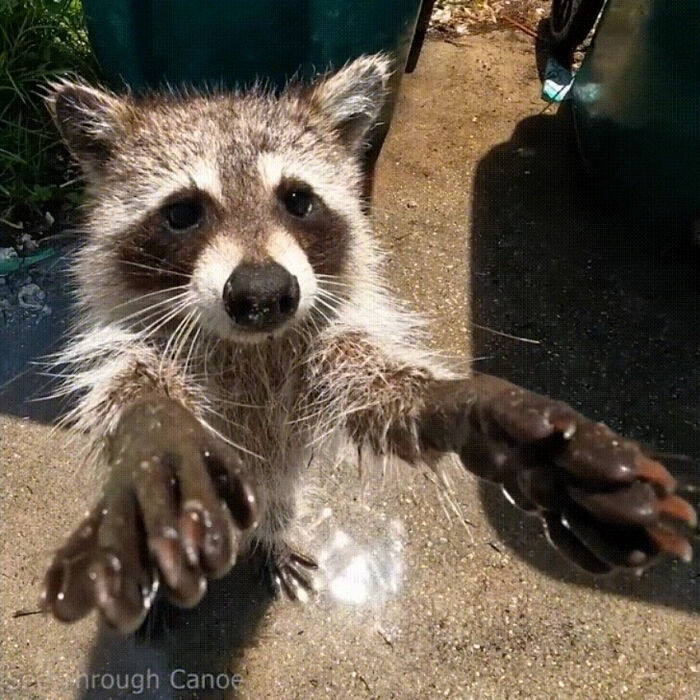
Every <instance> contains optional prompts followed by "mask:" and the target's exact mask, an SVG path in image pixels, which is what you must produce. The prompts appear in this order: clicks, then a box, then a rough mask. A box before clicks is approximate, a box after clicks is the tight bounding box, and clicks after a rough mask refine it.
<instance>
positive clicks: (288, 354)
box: [192, 338, 311, 482]
mask: <svg viewBox="0 0 700 700" xmlns="http://www.w3.org/2000/svg"><path fill="white" fill-rule="evenodd" d="M307 354H308V345H307V344H306V343H305V342H304V341H302V340H300V339H294V338H283V339H270V340H269V341H268V342H266V343H261V344H256V345H250V346H226V345H223V344H220V346H218V347H217V348H215V349H214V350H213V351H210V352H208V353H203V354H202V355H201V356H200V357H199V359H198V361H197V363H196V364H195V365H194V366H193V371H192V377H193V379H194V381H196V382H197V383H198V384H199V388H200V392H199V393H200V395H202V396H204V397H206V398H205V399H204V402H203V403H202V405H200V406H199V409H200V411H201V412H202V417H203V419H204V420H205V421H206V422H207V423H208V424H209V425H210V426H211V427H212V428H214V429H215V430H216V431H217V432H218V433H220V434H221V436H222V437H223V438H224V439H225V440H227V441H229V442H230V443H233V444H234V445H236V446H237V447H239V448H241V449H240V452H241V454H240V456H241V458H242V459H243V461H244V463H245V464H246V466H247V467H248V468H249V469H250V470H251V473H253V474H256V475H258V476H259V477H263V478H264V479H265V480H266V481H268V480H272V481H273V482H274V481H276V480H284V479H285V476H287V477H291V476H293V474H292V472H296V471H297V470H298V465H300V464H302V463H305V459H304V458H305V456H306V455H307V454H308V453H310V446H309V443H310V441H311V430H310V426H309V422H308V420H307V415H306V414H307V413H308V409H307V408H306V406H308V402H309V394H310V391H311V388H310V386H309V382H308V379H307V377H306V373H305V371H304V368H305V361H306V358H307Z"/></svg>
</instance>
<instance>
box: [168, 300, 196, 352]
mask: <svg viewBox="0 0 700 700" xmlns="http://www.w3.org/2000/svg"><path fill="white" fill-rule="evenodd" d="M196 314H197V310H196V309H192V311H190V313H189V314H187V316H186V317H185V318H186V321H185V323H184V324H183V325H182V328H181V330H180V332H179V333H178V334H177V341H176V342H175V343H174V344H173V354H172V361H173V364H177V362H178V359H179V357H180V354H181V353H182V350H183V348H184V346H185V343H186V342H187V338H188V337H189V335H190V332H191V331H192V329H193V320H194V318H195V316H196Z"/></svg>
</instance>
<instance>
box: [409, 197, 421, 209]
mask: <svg viewBox="0 0 700 700" xmlns="http://www.w3.org/2000/svg"><path fill="white" fill-rule="evenodd" d="M406 206H407V207H408V208H409V209H415V208H416V207H417V206H418V202H415V201H413V200H412V199H409V200H408V202H406Z"/></svg>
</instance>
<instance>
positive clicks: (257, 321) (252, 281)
mask: <svg viewBox="0 0 700 700" xmlns="http://www.w3.org/2000/svg"><path fill="white" fill-rule="evenodd" d="M224 306H225V307H226V311H227V313H228V315H229V316H230V317H231V319H232V320H233V322H234V323H235V324H236V325H237V326H240V327H241V329H245V330H249V331H257V332H261V331H262V332H264V331H271V330H274V329H275V328H278V327H279V326H281V325H282V324H283V323H284V322H285V321H286V320H287V319H288V318H291V317H292V316H293V315H294V312H295V311H296V310H297V307H298V306H299V283H298V282H297V278H296V277H294V276H293V275H290V274H289V272H287V270H285V269H284V267H282V265H279V264H278V263H276V262H270V263H262V264H255V263H242V264H241V265H239V266H238V267H237V268H236V269H235V270H234V271H233V273H232V274H231V276H230V277H229V278H228V280H227V281H226V284H225V285H224Z"/></svg>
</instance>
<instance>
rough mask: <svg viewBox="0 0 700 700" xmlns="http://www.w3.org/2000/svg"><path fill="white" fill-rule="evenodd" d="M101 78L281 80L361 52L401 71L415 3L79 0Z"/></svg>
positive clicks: (132, 81)
mask: <svg viewBox="0 0 700 700" xmlns="http://www.w3.org/2000/svg"><path fill="white" fill-rule="evenodd" d="M83 6H84V12H85V20H86V24H87V28H88V34H89V37H90V42H91V44H92V47H93V50H94V52H95V55H96V56H97V60H98V61H99V63H100V66H101V68H102V70H103V72H104V75H105V78H106V79H107V80H108V82H110V83H111V84H113V85H119V84H120V83H122V82H126V83H127V84H128V85H130V86H131V87H132V88H135V89H139V88H142V87H146V86H150V87H157V86H159V85H161V84H162V83H163V82H164V81H168V82H170V83H172V84H179V83H183V82H186V83H192V84H195V85H202V84H205V83H215V84H217V83H223V84H224V85H226V86H228V87H232V86H234V85H244V84H249V83H251V82H252V81H253V80H255V79H256V78H258V77H260V78H265V79H267V80H269V81H270V82H271V84H272V85H274V86H278V87H280V86H282V85H284V83H285V82H286V80H287V79H288V78H290V77H291V76H292V75H293V74H295V73H296V72H297V71H299V73H300V75H301V76H302V77H309V76H310V75H312V74H313V73H314V72H316V71H323V70H325V69H327V68H328V67H329V66H335V67H339V66H341V65H343V64H344V63H345V62H346V61H347V60H349V59H351V58H355V57H357V56H359V55H360V54H363V53H375V52H377V51H381V50H384V51H391V52H393V53H394V54H395V55H396V56H397V59H398V64H399V65H401V67H403V64H405V60H406V58H407V56H408V52H409V49H410V46H411V40H412V38H413V33H414V30H415V25H416V20H417V17H418V12H419V9H420V6H421V0H283V1H281V0H245V1H244V2H240V1H238V2H237V1H236V0H199V1H196V0H83Z"/></svg>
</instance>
